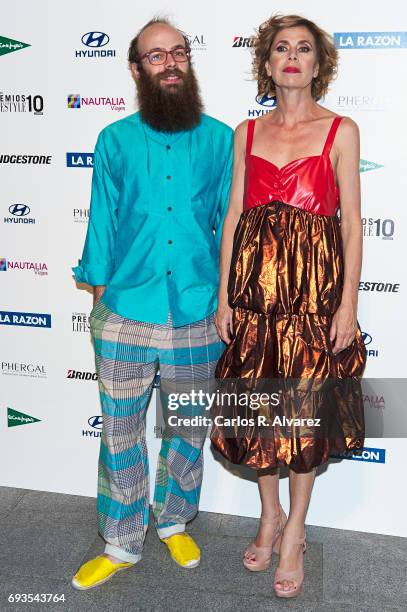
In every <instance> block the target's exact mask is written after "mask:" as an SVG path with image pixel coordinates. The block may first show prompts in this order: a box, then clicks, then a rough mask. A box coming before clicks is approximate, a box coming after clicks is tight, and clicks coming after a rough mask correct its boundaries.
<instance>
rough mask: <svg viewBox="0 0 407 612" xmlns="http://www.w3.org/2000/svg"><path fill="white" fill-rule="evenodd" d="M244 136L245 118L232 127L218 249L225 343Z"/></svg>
mask: <svg viewBox="0 0 407 612" xmlns="http://www.w3.org/2000/svg"><path fill="white" fill-rule="evenodd" d="M246 135H247V121H244V122H243V123H241V124H239V125H238V126H237V128H236V130H235V137H234V148H233V176H232V185H231V189H230V199H229V207H228V211H227V213H226V217H225V221H224V224H223V231H222V242H221V249H220V280H219V291H218V310H217V313H216V327H217V330H218V334H219V336H220V337H221V338H222V340H223V341H224V342H226V344H229V342H230V334H231V333H232V332H233V330H232V309H231V308H230V306H229V304H228V295H227V287H228V279H229V271H230V261H231V258H232V249H233V236H234V233H235V229H236V226H237V223H238V221H239V218H240V215H241V213H242V210H243V192H244V175H245V166H246V162H245V150H246Z"/></svg>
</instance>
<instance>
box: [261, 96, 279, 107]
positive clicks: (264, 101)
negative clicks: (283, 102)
mask: <svg viewBox="0 0 407 612" xmlns="http://www.w3.org/2000/svg"><path fill="white" fill-rule="evenodd" d="M256 102H257V104H260V105H261V106H269V107H270V108H273V107H274V106H277V99H276V97H275V96H273V97H272V98H269V96H268V95H266V94H264V95H263V96H256Z"/></svg>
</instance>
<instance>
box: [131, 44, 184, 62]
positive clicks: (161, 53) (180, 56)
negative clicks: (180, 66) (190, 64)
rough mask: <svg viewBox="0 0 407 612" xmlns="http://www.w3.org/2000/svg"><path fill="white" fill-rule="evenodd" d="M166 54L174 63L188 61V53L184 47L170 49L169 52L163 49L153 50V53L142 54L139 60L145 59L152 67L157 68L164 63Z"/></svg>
mask: <svg viewBox="0 0 407 612" xmlns="http://www.w3.org/2000/svg"><path fill="white" fill-rule="evenodd" d="M168 54H171V56H172V58H173V60H174V61H175V62H186V61H188V59H189V54H190V52H189V51H188V50H187V49H185V47H178V48H177V49H172V50H171V51H166V50H165V49H155V50H154V51H148V52H147V53H144V55H142V56H141V57H140V60H143V59H144V58H147V59H148V61H149V62H150V64H152V65H153V66H159V65H160V64H165V63H166V61H167V58H168Z"/></svg>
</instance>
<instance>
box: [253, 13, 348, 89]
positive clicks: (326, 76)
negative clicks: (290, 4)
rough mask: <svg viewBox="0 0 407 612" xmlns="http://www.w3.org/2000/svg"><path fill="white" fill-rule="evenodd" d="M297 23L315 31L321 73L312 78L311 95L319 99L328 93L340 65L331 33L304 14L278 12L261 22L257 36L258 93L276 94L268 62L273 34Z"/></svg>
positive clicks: (256, 72) (255, 75) (255, 66)
mask: <svg viewBox="0 0 407 612" xmlns="http://www.w3.org/2000/svg"><path fill="white" fill-rule="evenodd" d="M298 26H304V27H305V28H307V30H309V31H310V32H311V34H312V35H313V37H314V39H315V44H316V50H317V59H318V64H319V71H318V75H317V76H316V77H315V78H313V79H312V83H311V95H312V97H313V98H314V100H319V98H322V97H323V96H325V94H326V93H327V91H328V87H329V84H330V83H331V81H332V80H333V79H334V78H335V76H336V71H337V66H338V52H337V50H336V48H335V45H334V43H333V39H332V36H330V34H328V33H327V32H325V31H324V30H322V29H321V28H319V27H318V26H317V25H316V24H315V23H314V22H313V21H309V19H305V17H299V16H298V15H280V14H278V15H273V16H272V17H270V19H268V20H267V21H265V22H264V23H262V24H261V26H260V27H259V29H258V32H257V36H256V37H255V39H254V44H253V48H254V58H253V76H254V78H255V79H256V80H257V90H258V93H259V95H261V96H264V95H266V96H270V97H272V96H275V95H276V87H275V84H274V82H273V79H272V78H271V77H269V76H268V74H267V71H266V62H267V61H268V59H269V57H270V49H271V46H272V44H273V41H274V38H275V37H276V35H277V33H278V32H279V31H280V30H283V29H285V28H295V27H298Z"/></svg>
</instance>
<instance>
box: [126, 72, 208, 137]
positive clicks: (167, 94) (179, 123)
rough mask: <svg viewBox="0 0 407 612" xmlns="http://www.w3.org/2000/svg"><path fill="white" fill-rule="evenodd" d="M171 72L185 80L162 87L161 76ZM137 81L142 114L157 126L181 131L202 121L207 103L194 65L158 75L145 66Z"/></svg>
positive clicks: (165, 129) (152, 125) (162, 130)
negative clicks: (202, 94)
mask: <svg viewBox="0 0 407 612" xmlns="http://www.w3.org/2000/svg"><path fill="white" fill-rule="evenodd" d="M168 75H177V76H179V77H180V78H181V79H182V83H178V84H174V85H169V86H164V87H162V86H161V85H160V80H161V79H163V78H165V77H166V76H168ZM136 85H137V98H138V104H139V110H140V114H141V117H142V119H143V121H145V122H146V123H147V124H148V125H149V126H150V127H152V128H153V129H154V130H157V131H158V132H181V131H183V130H190V129H191V128H193V127H195V126H196V125H198V123H199V122H200V120H201V114H202V109H203V104H202V100H201V95H200V92H199V86H198V81H197V79H196V76H195V73H194V71H193V68H192V66H190V67H189V70H188V72H187V73H184V72H181V70H178V68H174V69H173V70H166V71H165V72H161V73H160V74H155V75H149V74H147V73H146V72H145V71H144V70H143V69H141V70H140V79H138V80H137V81H136Z"/></svg>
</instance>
